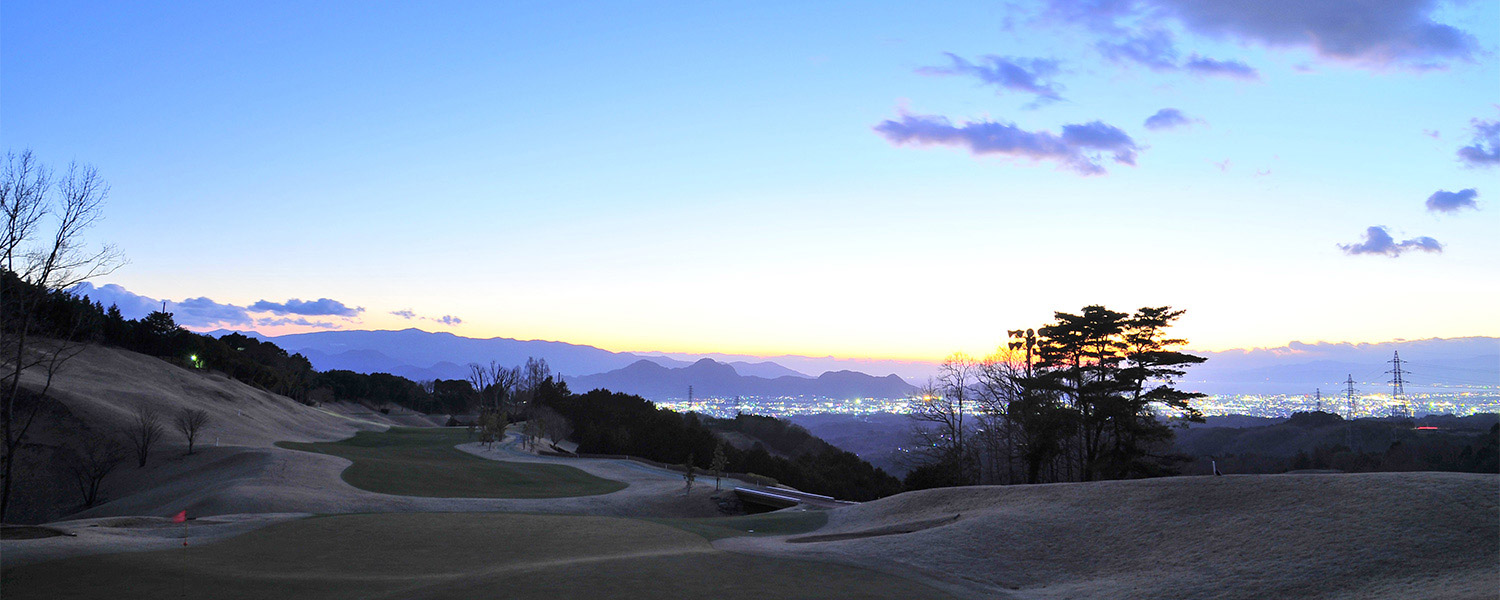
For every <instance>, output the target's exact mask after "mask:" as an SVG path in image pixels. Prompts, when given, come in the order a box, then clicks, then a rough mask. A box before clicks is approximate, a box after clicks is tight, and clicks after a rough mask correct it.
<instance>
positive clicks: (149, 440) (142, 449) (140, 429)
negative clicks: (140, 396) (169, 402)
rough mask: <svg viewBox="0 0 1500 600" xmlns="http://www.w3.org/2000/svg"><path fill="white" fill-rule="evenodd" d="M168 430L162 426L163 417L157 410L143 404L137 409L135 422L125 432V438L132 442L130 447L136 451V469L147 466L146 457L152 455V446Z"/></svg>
mask: <svg viewBox="0 0 1500 600" xmlns="http://www.w3.org/2000/svg"><path fill="white" fill-rule="evenodd" d="M166 430H167V428H166V427H163V426H162V424H161V417H160V416H157V414H156V409H154V408H151V405H149V404H142V405H140V406H139V407H137V408H136V409H135V420H134V421H132V422H131V423H130V427H129V428H128V429H126V430H125V438H126V440H128V441H129V442H130V447H131V448H132V449H133V450H135V458H136V467H144V466H146V457H147V456H149V455H150V454H151V446H154V445H156V442H157V440H160V439H161V436H162V434H163V433H165V432H166Z"/></svg>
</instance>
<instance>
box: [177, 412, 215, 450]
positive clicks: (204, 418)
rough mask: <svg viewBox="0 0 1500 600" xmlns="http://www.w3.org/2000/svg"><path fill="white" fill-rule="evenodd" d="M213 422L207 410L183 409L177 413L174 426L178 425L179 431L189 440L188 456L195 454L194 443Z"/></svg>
mask: <svg viewBox="0 0 1500 600" xmlns="http://www.w3.org/2000/svg"><path fill="white" fill-rule="evenodd" d="M211 421H212V419H210V418H209V416H208V411H206V410H199V409H196V408H183V409H182V411H181V412H178V413H177V419H176V420H174V421H173V422H172V424H173V425H176V426H177V431H180V432H182V436H183V437H185V438H187V443H188V451H187V453H188V454H192V453H193V442H194V441H195V440H197V439H198V432H199V431H202V430H203V429H204V428H205V427H208V424H209V423H210V422H211Z"/></svg>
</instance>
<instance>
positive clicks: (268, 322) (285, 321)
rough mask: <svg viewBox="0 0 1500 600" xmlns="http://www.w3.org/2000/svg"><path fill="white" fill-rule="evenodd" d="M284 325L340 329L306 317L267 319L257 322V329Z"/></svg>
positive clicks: (334, 324) (330, 323) (336, 325)
mask: <svg viewBox="0 0 1500 600" xmlns="http://www.w3.org/2000/svg"><path fill="white" fill-rule="evenodd" d="M283 325H296V326H299V327H312V328H315V329H338V327H339V325H338V324H337V323H332V322H329V321H311V320H308V319H307V318H306V317H297V318H295V319H294V318H291V317H274V318H271V317H267V318H261V319H256V320H255V326H256V327H278V326H283Z"/></svg>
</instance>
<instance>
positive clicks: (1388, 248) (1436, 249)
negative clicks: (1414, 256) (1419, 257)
mask: <svg viewBox="0 0 1500 600" xmlns="http://www.w3.org/2000/svg"><path fill="white" fill-rule="evenodd" d="M1339 248H1342V249H1343V250H1344V253H1345V254H1350V255H1354V254H1383V255H1385V256H1389V257H1391V258H1395V257H1397V256H1401V254H1403V253H1405V252H1432V253H1441V252H1442V251H1443V245H1442V244H1441V243H1439V242H1438V241H1437V240H1435V239H1432V238H1430V237H1427V236H1422V237H1415V238H1411V239H1408V240H1403V241H1400V242H1397V241H1396V239H1395V238H1393V237H1391V234H1390V231H1389V230H1387V229H1386V228H1385V227H1381V226H1378V225H1377V226H1374V227H1370V228H1368V229H1366V230H1365V240H1364V241H1363V242H1359V243H1355V244H1339Z"/></svg>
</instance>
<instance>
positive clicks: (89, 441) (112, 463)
mask: <svg viewBox="0 0 1500 600" xmlns="http://www.w3.org/2000/svg"><path fill="white" fill-rule="evenodd" d="M63 460H65V461H67V465H68V470H69V471H70V472H72V473H73V477H74V479H75V480H76V481H77V482H78V492H79V493H80V494H82V495H83V505H84V506H93V505H94V503H95V502H97V501H98V500H99V486H100V485H101V484H103V483H104V478H105V477H108V476H109V474H110V473H111V472H113V471H114V470H115V467H118V466H120V463H121V462H122V461H124V460H125V449H124V448H123V447H121V446H120V442H118V441H116V440H115V439H114V438H111V437H109V436H105V435H100V434H98V433H94V432H88V433H85V434H83V435H82V436H80V437H79V438H78V440H77V442H75V443H74V444H73V447H72V448H70V449H69V451H68V453H67V454H65V455H64V458H63Z"/></svg>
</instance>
